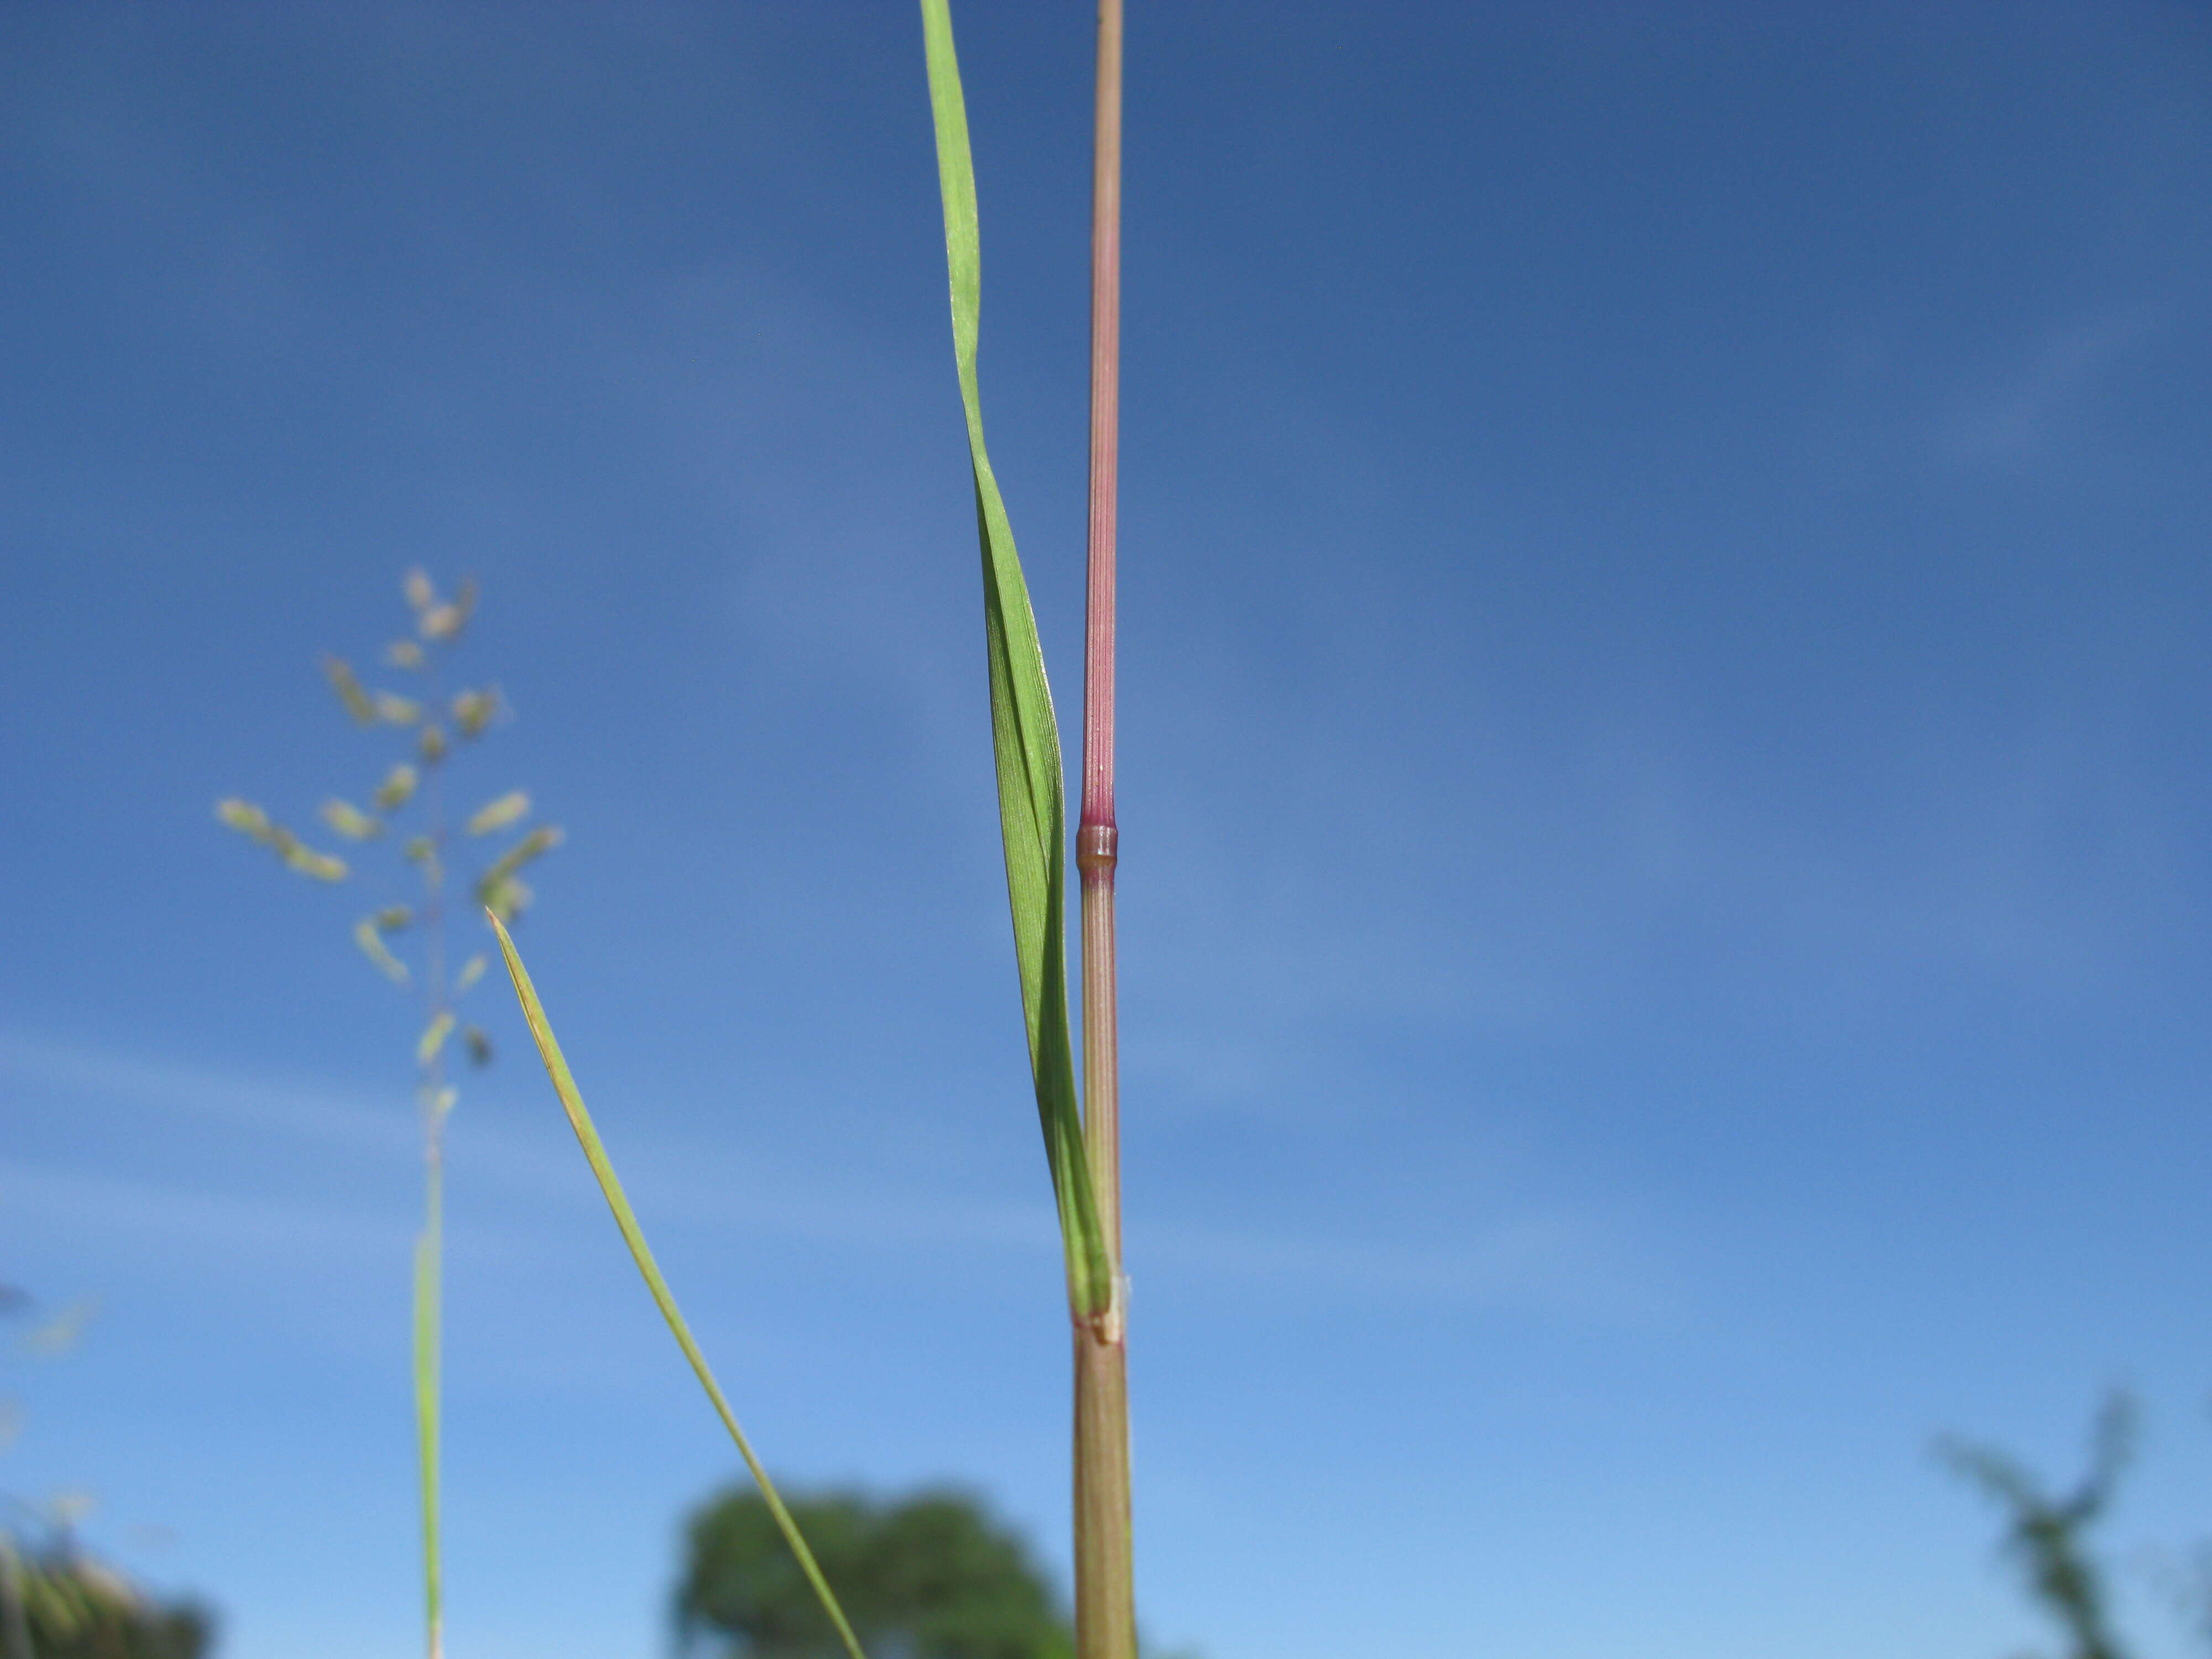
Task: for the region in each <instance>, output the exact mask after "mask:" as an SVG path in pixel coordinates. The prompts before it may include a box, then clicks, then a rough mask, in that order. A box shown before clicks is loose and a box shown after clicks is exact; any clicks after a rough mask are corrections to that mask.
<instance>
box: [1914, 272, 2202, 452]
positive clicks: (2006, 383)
mask: <svg viewBox="0 0 2212 1659" xmlns="http://www.w3.org/2000/svg"><path fill="white" fill-rule="evenodd" d="M2160 321H2161V319H2160V317H2159V315H2158V314H2157V313H2155V312H2154V311H2152V310H2150V309H2148V308H2147V307H2140V306H2136V307H2125V308H2122V309H2118V310H2112V311H2107V312H2104V313H2100V314H2098V315H2096V316H2093V317H2090V318H2088V319H2084V320H2081V321H2078V322H2074V323H2070V324H2068V325H2064V326H2063V327H2058V328H2054V329H2051V330H2050V331H2047V332H2046V333H2045V335H2044V336H2043V337H2041V338H2040V339H2039V340H2038V341H2037V342H2036V343H2034V345H2033V347H2032V348H2031V349H2029V351H2028V353H2027V361H2026V362H2024V363H2022V364H2021V365H2020V366H2018V367H2016V368H2014V369H2013V370H2012V371H2011V372H2010V373H2009V374H2007V375H2005V376H2003V377H2002V378H2001V379H2000V380H1998V381H1997V382H1996V384H1995V385H1993V386H1987V387H1985V388H1984V389H1983V390H1982V391H1981V392H1978V393H1976V394H1972V395H1970V396H1968V397H1966V398H1961V399H1960V400H1959V401H1958V402H1957V403H1956V404H1954V405H1953V406H1952V408H1951V409H1950V410H1948V412H1947V413H1946V414H1945V415H1944V416H1943V417H1942V419H1941V420H1940V421H1939V422H1937V425H1936V430H1935V433H1934V437H1933V441H1934V444H1935V447H1936V450H1937V451H1938V453H1941V454H1942V455H1943V456H1944V457H1945V458H1946V459H1951V460H1955V461H1962V462H1967V463H1972V464H1979V465H2013V464H2016V463H2019V462H2022V461H2027V460H2033V459H2036V458H2037V457H2038V456H2040V455H2042V454H2043V453H2045V452H2046V451H2047V450H2048V449H2049V447H2051V443H2052V442H2053V441H2054V437H2055V435H2056V433H2057V429H2058V428H2059V426H2060V424H2061V423H2062V422H2063V418H2064V417H2065V416H2066V415H2067V414H2068V413H2069V411H2070V410H2073V409H2074V408H2075V407H2076V406H2078V405H2079V404H2080V403H2081V400H2082V399H2083V398H2086V397H2087V396H2088V395H2089V393H2090V392H2093V390H2094V389H2095V388H2096V386H2098V384H2099V383H2100V381H2102V380H2105V379H2106V377H2107V376H2108V375H2109V374H2111V373H2112V371H2113V370H2114V369H2116V368H2118V367H2119V366H2120V365H2121V364H2122V363H2123V362H2125V361H2126V359H2127V358H2128V357H2129V356H2130V355H2132V354H2133V353H2135V352H2136V351H2137V350H2139V349H2141V348H2142V346H2143V345H2145V344H2146V343H2148V341H2149V340H2150V339H2151V338H2152V337H2154V336H2155V335H2156V334H2157V332H2158V331H2159V327H2160Z"/></svg>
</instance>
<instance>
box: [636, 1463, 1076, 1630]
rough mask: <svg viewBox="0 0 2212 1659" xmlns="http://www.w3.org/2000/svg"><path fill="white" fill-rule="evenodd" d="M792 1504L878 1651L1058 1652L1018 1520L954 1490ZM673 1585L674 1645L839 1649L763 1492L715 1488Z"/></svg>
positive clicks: (1061, 1623)
mask: <svg viewBox="0 0 2212 1659" xmlns="http://www.w3.org/2000/svg"><path fill="white" fill-rule="evenodd" d="M790 1509H791V1513H792V1517H793V1519H794V1520H795V1521H797V1522H798V1523H799V1531H800V1532H801V1533H802V1534H805V1538H806V1541H807V1543H808V1544H809V1545H810V1546H811V1547H812V1549H813V1551H814V1553H815V1556H816V1558H817V1559H818V1560H819V1561H820V1563H821V1566H822V1571H823V1573H824V1574H825V1575H826V1576H827V1577H828V1578H829V1583H830V1584H831V1586H832V1587H833V1588H835V1589H836V1592H837V1599H838V1601H840V1602H841V1603H842V1605H843V1607H844V1609H845V1613H846V1616H847V1617H848V1618H849V1619H850V1620H852V1621H853V1628H854V1632H855V1633H856V1634H857V1635H858V1636H859V1637H860V1642H861V1644H862V1645H863V1646H865V1647H866V1649H867V1650H869V1652H870V1653H871V1654H878V1655H882V1656H884V1659H1066V1656H1070V1655H1072V1654H1073V1651H1074V1640H1073V1636H1072V1634H1071V1633H1070V1632H1069V1629H1068V1626H1067V1624H1066V1620H1065V1619H1064V1618H1063V1617H1062V1615H1061V1613H1060V1605H1059V1598H1058V1597H1057V1596H1056V1595H1054V1592H1053V1590H1052V1588H1051V1587H1050V1585H1049V1584H1048V1583H1047V1582H1046V1580H1045V1578H1044V1577H1043V1575H1042V1573H1041V1572H1039V1571H1038V1570H1037V1568H1036V1565H1034V1564H1033V1563H1032V1562H1031V1561H1030V1559H1029V1552H1028V1550H1027V1548H1026V1547H1025V1546H1024V1543H1023V1541H1022V1540H1021V1538H1020V1537H1019V1535H1018V1534H1016V1533H1014V1532H1013V1531H1012V1529H1011V1528H1008V1527H1006V1526H1005V1525H1003V1524H1002V1523H1001V1522H999V1521H998V1520H996V1519H995V1518H994V1516H991V1514H990V1513H989V1512H988V1511H987V1510H986V1509H985V1507H984V1506H983V1504H981V1502H979V1501H978V1500H977V1499H976V1498H973V1497H970V1496H969V1495H968V1494H966V1493H963V1492H957V1491H951V1490H936V1491H928V1492H919V1493H917V1494H915V1496H913V1497H911V1498H906V1499H903V1500H902V1501H899V1502H896V1503H889V1504H884V1503H878V1502H875V1501H873V1500H871V1499H869V1498H865V1497H862V1496H860V1495H859V1494H857V1493H851V1492H833V1493H827V1494H823V1495H821V1496H817V1497H813V1498H801V1499H798V1500H795V1501H793V1502H792V1503H791V1504H790ZM685 1556H686V1559H685V1563H684V1577H683V1580H682V1583H680V1584H679V1585H678V1589H677V1593H676V1623H677V1632H678V1642H679V1645H680V1648H681V1650H682V1651H684V1653H687V1654H696V1653H700V1652H702V1651H704V1652H707V1653H711V1654H714V1655H715V1656H717V1659H836V1656H839V1655H841V1654H842V1651H843V1650H842V1646H841V1645H840V1644H839V1643H838V1640H837V1637H836V1632H834V1631H833V1630H832V1629H831V1628H830V1626H829V1620H828V1619H827V1618H826V1617H825V1616H824V1615H823V1612H822V1609H821V1607H820V1605H819V1604H818V1603H817V1601H815V1599H814V1593H813V1591H812V1590H811V1589H809V1588H808V1586H807V1583H806V1580H805V1577H802V1576H801V1574H800V1572H799V1564H798V1563H797V1562H796V1561H795V1560H793V1559H792V1554H791V1549H790V1547H789V1546H788V1545H787V1544H786V1543H785V1542H784V1541H783V1538H782V1535H781V1534H780V1533H778V1531H777V1530H776V1527H775V1520H774V1518H773V1517H772V1516H770V1515H769V1509H768V1505H767V1504H765V1503H764V1502H763V1501H762V1499H761V1498H760V1496H759V1494H758V1493H757V1492H753V1491H751V1490H750V1489H740V1488H732V1489H731V1490H730V1491H728V1492H725V1493H723V1494H721V1495H720V1496H719V1497H717V1498H712V1499H710V1500H709V1501H708V1503H707V1504H705V1505H704V1506H702V1508H701V1509H700V1510H698V1511H697V1512H696V1514H694V1515H693V1516H692V1517H691V1519H690V1523H689V1525H688V1527H687V1528H686V1547H685Z"/></svg>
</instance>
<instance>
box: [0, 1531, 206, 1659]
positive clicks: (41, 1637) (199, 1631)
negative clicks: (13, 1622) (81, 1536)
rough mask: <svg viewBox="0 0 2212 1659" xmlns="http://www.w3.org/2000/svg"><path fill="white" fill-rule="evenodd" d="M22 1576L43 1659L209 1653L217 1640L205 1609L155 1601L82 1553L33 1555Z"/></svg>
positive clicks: (185, 1657) (146, 1658)
mask: <svg viewBox="0 0 2212 1659" xmlns="http://www.w3.org/2000/svg"><path fill="white" fill-rule="evenodd" d="M19 1582H20V1585H21V1595H22V1610H23V1614H24V1623H25V1625H26V1626H27V1633H28V1635H29V1637H30V1639H31V1651H32V1652H33V1653H34V1654H36V1655H37V1656H38V1659H202V1656H203V1655H204V1654H206V1653H207V1652H208V1650H209V1648H210V1644H211V1643H212V1641H213V1638H214V1629H213V1626H212V1623H211V1621H210V1620H209V1618H208V1615H207V1614H206V1613H204V1612H203V1611H202V1610H201V1609H200V1608H198V1607H193V1606H191V1605H190V1604H181V1605H164V1604H162V1603H160V1602H156V1601H152V1600H150V1599H149V1598H148V1597H147V1596H145V1595H143V1594H141V1593H140V1592H139V1591H138V1590H137V1589H136V1588H135V1587H133V1586H132V1585H131V1583H129V1582H128V1581H127V1580H125V1579H124V1578H121V1577H118V1576H117V1575H116V1574H114V1573H112V1572H111V1571H108V1570H107V1569H106V1568H105V1567H103V1566H100V1565H99V1564H98V1563H96V1562H94V1561H91V1560H88V1559H86V1558H84V1557H82V1556H63V1555H55V1556H50V1557H47V1558H45V1559H36V1560H30V1561H26V1562H24V1563H23V1564H22V1566H21V1575H20V1580H19Z"/></svg>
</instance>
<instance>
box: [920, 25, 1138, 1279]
mask: <svg viewBox="0 0 2212 1659" xmlns="http://www.w3.org/2000/svg"><path fill="white" fill-rule="evenodd" d="M921 21H922V35H923V40H924V44H925V46H926V48H927V55H928V61H929V103H930V112H931V114H932V116H933V118H934V121H935V125H936V130H937V175H938V183H939V187H940V190H941V192H942V195H943V197H944V202H945V267H946V273H947V275H948V276H949V278H950V281H951V291H952V350H953V356H954V360H955V362H956V365H957V368H958V370H959V377H960V403H961V406H962V408H963V410H964V411H965V413H966V416H967V422H968V459H969V469H970V471H971V473H972V475H973V477H974V481H975V528H976V538H977V540H978V542H979V543H980V544H981V551H982V557H983V633H984V644H985V649H986V653H987V658H988V660H989V665H990V680H991V744H992V748H993V750H994V754H995V756H996V758H997V762H998V774H999V825H1000V834H1001V836H1002V837H1003V838H1004V840H1005V842H1006V897H1007V902H1008V904H1009V907H1010V908H1012V912H1013V921H1014V953H1015V956H1016V957H1017V958H1018V962H1019V965H1020V969H1021V983H1022V1012H1023V1017H1024V1020H1025V1021H1026V1023H1027V1024H1028V1028H1029V1043H1030V1077H1031V1079H1032V1080H1033V1081H1034V1083H1035V1085H1036V1101H1037V1115H1038V1118H1039V1120H1040V1121H1041V1122H1042V1126H1043V1129H1044V1145H1045V1158H1046V1162H1047V1163H1048V1164H1049V1165H1050V1166H1051V1169H1052V1187H1053V1196H1054V1200H1055V1202H1056V1203H1057V1205H1058V1206H1059V1210H1060V1239H1061V1243H1062V1244H1063V1246H1064V1248H1065V1249H1066V1257H1067V1293H1068V1301H1069V1303H1070V1304H1071V1306H1072V1307H1073V1309H1074V1310H1075V1311H1076V1312H1078V1313H1079V1314H1081V1315H1085V1316H1090V1315H1094V1314H1098V1313H1102V1312H1103V1311H1104V1310H1106V1307H1107V1305H1108V1303H1109V1298H1110V1296H1111V1293H1112V1289H1113V1270H1112V1268H1111V1267H1110V1266H1109V1261H1108V1257H1107V1253H1106V1239H1105V1233H1104V1231H1103V1228H1102V1227H1101V1226H1100V1224H1099V1219H1098V1206H1097V1199H1096V1198H1095V1197H1094V1195H1093V1193H1092V1190H1091V1170H1090V1165H1089V1164H1088V1163H1087V1161H1086V1160H1085V1156H1084V1151H1083V1121H1082V1111H1081V1108H1080V1107H1079V1104H1078V1103H1077V1099H1076V1092H1075V1058H1074V1045H1073V1041H1072V1040H1071V1038H1070V1036H1069V1033H1068V1022H1067V945H1066V908H1067V905H1066V880H1067V859H1066V841H1067V823H1066V799H1065V796H1064V794H1063V790H1064V787H1065V786H1064V783H1063V780H1062V776H1061V769H1060V727H1059V723H1058V722H1057V720H1055V719H1054V715H1053V708H1052V688H1051V686H1050V685H1049V684H1048V683H1047V681H1046V678H1045V671H1044V651H1043V648H1042V646H1041V645H1040V644H1039V642H1038V640H1037V629H1036V613H1035V612H1034V611H1032V610H1031V609H1030V592H1029V584H1028V582H1027V581H1026V580H1024V578H1023V575H1022V563H1021V558H1020V556H1019V555H1018V553H1017V552H1016V551H1015V550H1014V532H1013V527H1012V525H1011V524H1010V523H1009V522H1008V520H1007V518H1006V502H1005V501H1004V500H1003V499H1002V498H1001V497H1000V493H999V483H998V480H997V478H996V477H994V475H993V473H992V471H991V458H990V456H989V454H988V453H987V451H986V450H985V448H984V445H983V406H982V396H981V392H980V391H979V390H978V388H977V382H976V376H975V350H976V342H977V337H978V334H979V331H980V325H981V309H982V285H983V278H982V269H983V258H982V243H981V236H980V234H979V232H978V230H977V227H976V220H975V162H974V159H973V157H972V156H971V155H970V154H969V145H968V108H967V102H966V100H965V99H964V98H963V96H962V94H961V90H960V64H959V61H958V59H957V57H956V56H955V55H954V52H953V48H952V15H951V11H950V9H948V7H947V4H946V0H921Z"/></svg>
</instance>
